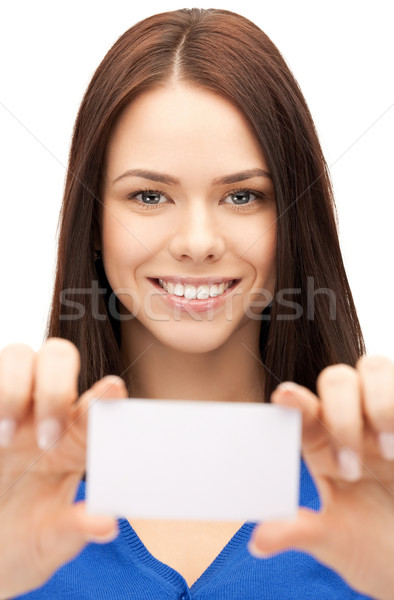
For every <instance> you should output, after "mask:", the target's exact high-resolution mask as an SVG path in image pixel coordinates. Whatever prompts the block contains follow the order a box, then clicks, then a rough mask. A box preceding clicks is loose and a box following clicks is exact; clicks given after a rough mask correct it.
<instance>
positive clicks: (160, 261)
mask: <svg viewBox="0 0 394 600" xmlns="http://www.w3.org/2000/svg"><path fill="white" fill-rule="evenodd" d="M246 171H254V173H245V172H246ZM267 172H268V166H267V164H266V161H265V159H264V156H263V154H262V152H261V149H260V147H259V144H258V142H257V140H256V139H255V137H254V134H253V133H252V131H251V129H250V127H249V125H248V123H247V121H246V120H245V118H244V117H243V115H242V113H240V112H239V111H238V109H237V108H235V107H234V106H233V105H232V104H231V103H230V102H228V101H227V100H225V99H223V98H221V97H220V96H218V95H216V94H214V93H212V92H210V91H207V90H204V89H202V88H199V87H196V86H192V85H186V84H173V85H168V86H167V87H162V88H157V89H154V90H151V91H149V92H146V93H144V94H143V95H141V96H139V97H138V98H137V99H136V100H135V101H133V102H132V103H131V104H130V105H129V106H128V107H127V108H126V109H125V110H124V112H123V113H122V115H121V117H120V119H119V120H118V122H117V124H116V126H115V128H114V130H113V132H112V135H111V137H110V140H109V143H108V147H107V153H106V167H105V172H104V185H103V204H104V207H103V210H102V216H101V248H102V256H103V261H104V268H105V272H106V275H107V278H108V281H109V283H110V285H111V287H112V289H113V290H114V292H115V294H116V295H117V297H118V298H119V300H120V303H121V304H120V306H121V310H120V312H121V313H122V319H124V320H123V321H122V328H124V327H126V328H127V331H128V332H130V333H133V328H135V331H137V330H139V331H141V325H142V327H143V328H144V331H145V333H146V332H150V334H151V335H152V336H153V337H154V338H156V339H157V340H160V341H161V342H162V343H163V344H165V345H166V346H170V347H172V348H176V349H179V350H181V351H185V352H207V351H210V350H215V349H216V348H219V347H220V346H221V345H222V344H224V343H225V342H226V341H228V340H229V339H230V338H231V336H232V335H234V333H235V332H236V331H239V330H240V329H241V328H247V329H248V330H253V332H254V333H258V331H259V329H260V325H261V321H260V320H259V319H258V314H259V313H261V312H262V310H263V309H264V307H265V306H266V305H267V304H269V302H270V300H271V299H272V295H273V292H274V285H275V250H276V204H275V197H274V189H273V184H272V181H271V179H270V178H269V177H268V176H267V175H265V173H267ZM144 190H145V191H144ZM159 279H160V280H162V281H160V282H159ZM231 282H233V283H231ZM228 286H229V287H228ZM226 288H228V289H226ZM217 294H219V295H217ZM185 296H186V297H185ZM132 315H134V317H135V318H134V317H133V316H132Z"/></svg>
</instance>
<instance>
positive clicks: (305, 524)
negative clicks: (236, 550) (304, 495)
mask: <svg viewBox="0 0 394 600" xmlns="http://www.w3.org/2000/svg"><path fill="white" fill-rule="evenodd" d="M325 533H326V531H325V527H324V518H323V517H322V516H321V513H317V512H315V511H313V510H310V509H307V508H300V509H299V510H298V513H297V518H296V519H295V520H294V521H267V522H265V523H261V524H259V525H257V526H256V527H255V528H254V530H253V532H252V535H251V538H250V540H249V543H248V550H249V552H250V553H251V554H253V555H254V556H256V557H259V558H264V557H266V556H271V555H272V554H276V553H278V552H282V551H284V550H288V549H290V548H297V549H298V550H303V551H305V552H309V553H311V554H316V553H318V552H319V547H320V545H321V541H322V539H323V538H324V536H325Z"/></svg>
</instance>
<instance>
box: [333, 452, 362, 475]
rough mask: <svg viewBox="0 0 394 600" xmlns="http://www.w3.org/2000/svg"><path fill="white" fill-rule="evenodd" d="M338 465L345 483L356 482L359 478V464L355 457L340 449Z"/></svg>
mask: <svg viewBox="0 0 394 600" xmlns="http://www.w3.org/2000/svg"><path fill="white" fill-rule="evenodd" d="M338 465H339V469H340V473H341V475H342V477H343V478H344V479H346V480H347V481H357V479H360V477H361V464H360V461H359V460H358V459H357V457H356V456H355V455H354V454H352V453H351V452H350V451H349V450H346V449H345V448H342V449H341V450H339V452H338Z"/></svg>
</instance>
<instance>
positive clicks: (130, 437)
mask: <svg viewBox="0 0 394 600" xmlns="http://www.w3.org/2000/svg"><path fill="white" fill-rule="evenodd" d="M300 451H301V413H300V411H298V410H295V409H288V408H282V407H278V406H274V405H271V404H263V403H262V404H260V403H251V402H211V401H209V402H208V401H207V402H203V401H195V400H152V399H141V398H129V399H126V400H93V401H92V403H91V405H90V408H89V417H88V452H87V487H86V501H87V509H88V510H89V511H90V512H92V513H102V514H110V515H113V516H115V517H124V518H128V519H132V518H145V519H176V520H183V519H186V520H205V521H241V520H242V521H252V522H256V521H263V520H267V519H282V518H283V519H286V518H289V519H291V518H294V517H295V514H296V510H297V507H298V494H299V469H300Z"/></svg>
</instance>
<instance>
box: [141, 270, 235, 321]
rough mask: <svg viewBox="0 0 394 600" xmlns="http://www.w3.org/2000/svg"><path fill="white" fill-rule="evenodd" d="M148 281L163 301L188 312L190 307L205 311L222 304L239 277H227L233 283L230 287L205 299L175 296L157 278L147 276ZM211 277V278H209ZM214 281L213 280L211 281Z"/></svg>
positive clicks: (194, 310)
mask: <svg viewBox="0 0 394 600" xmlns="http://www.w3.org/2000/svg"><path fill="white" fill-rule="evenodd" d="M148 279H149V281H150V282H151V283H152V285H153V286H154V287H155V289H156V290H158V291H159V292H160V295H161V298H162V299H163V301H164V302H165V303H166V304H167V305H168V306H171V307H172V308H176V309H177V310H179V311H181V312H189V310H190V309H191V310H192V311H193V312H196V313H197V312H206V311H207V310H212V309H214V308H219V307H220V306H222V305H223V304H224V303H225V302H226V300H227V298H228V297H229V296H230V295H231V294H232V293H233V292H234V290H235V288H236V287H237V286H238V284H239V283H240V281H241V279H233V280H231V279H227V280H226V281H234V283H233V285H232V286H231V287H229V288H228V289H227V290H226V291H225V292H224V294H221V295H220V296H214V297H210V298H207V299H206V300H197V299H194V300H189V299H188V298H184V297H183V296H175V295H173V294H169V293H168V292H166V290H164V289H163V288H162V287H161V286H160V285H159V282H158V279H159V278H156V279H154V278H151V277H148ZM160 279H165V278H164V277H160ZM211 279H212V278H211ZM166 281H174V278H172V279H167V280H166ZM177 281H179V278H178V279H177ZM194 281H196V279H194ZM204 281H205V282H206V281H207V279H204ZM222 281H223V280H222V279H221V280H220V282H222ZM216 282H218V280H217V279H216V280H215V283H216ZM212 283H214V282H212ZM188 309H189V310H188Z"/></svg>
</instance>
